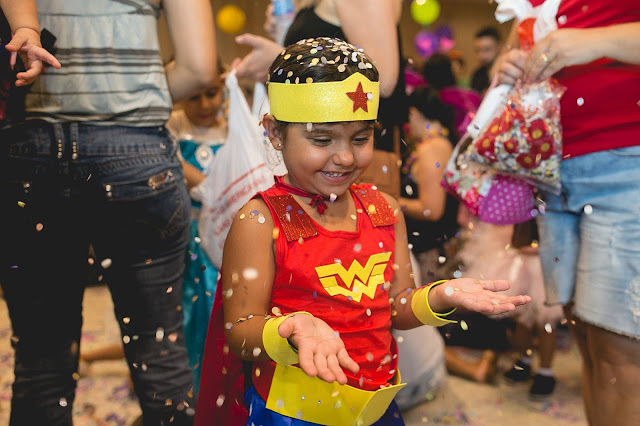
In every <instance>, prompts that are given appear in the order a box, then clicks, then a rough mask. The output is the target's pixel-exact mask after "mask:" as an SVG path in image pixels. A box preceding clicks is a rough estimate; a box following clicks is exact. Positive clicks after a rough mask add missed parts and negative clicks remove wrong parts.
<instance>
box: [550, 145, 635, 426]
mask: <svg viewBox="0 0 640 426" xmlns="http://www.w3.org/2000/svg"><path fill="white" fill-rule="evenodd" d="M567 161H568V162H570V163H571V166H570V170H569V171H568V174H569V178H570V180H573V181H574V182H573V183H572V184H570V186H572V188H573V198H572V199H570V201H569V204H570V208H571V209H572V210H573V211H576V212H579V213H580V254H579V261H578V264H577V266H576V271H577V275H576V290H575V297H574V308H573V312H574V314H575V316H576V317H578V318H580V319H582V320H583V321H584V324H583V326H584V327H583V330H584V331H583V333H584V336H585V339H586V352H588V357H589V358H585V359H589V360H590V363H591V365H590V367H591V368H590V369H589V370H586V371H585V376H586V379H585V381H584V384H585V386H586V387H588V390H587V389H585V394H589V397H590V399H591V400H590V414H589V419H590V420H591V422H592V423H593V424H594V425H603V424H620V425H627V424H632V423H633V422H637V419H638V418H639V411H638V410H639V407H640V394H638V392H637V389H638V385H639V384H640V357H638V353H640V351H639V349H640V342H639V341H638V340H637V339H638V338H640V321H638V311H639V310H640V279H638V277H640V221H638V212H639V211H640V168H638V164H639V161H640V146H633V147H630V148H623V149H616V150H610V151H603V152H597V153H595V154H589V155H585V156H580V157H577V158H574V159H571V160H567ZM563 174H566V173H565V169H564V168H563ZM563 185H564V178H563ZM578 324H580V322H578V321H576V325H578ZM612 382H613V383H612ZM607 383H608V386H607ZM588 403H589V402H588Z"/></svg>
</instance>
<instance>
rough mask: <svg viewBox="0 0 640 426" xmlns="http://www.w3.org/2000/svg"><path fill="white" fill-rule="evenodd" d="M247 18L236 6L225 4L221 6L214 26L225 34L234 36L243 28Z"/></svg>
mask: <svg viewBox="0 0 640 426" xmlns="http://www.w3.org/2000/svg"><path fill="white" fill-rule="evenodd" d="M246 21H247V16H246V15H245V13H244V11H243V10H242V9H240V8H239V7H238V6H234V5H231V4H227V5H225V6H222V7H221V8H220V10H219V11H218V14H217V15H216V25H217V27H218V28H220V31H223V32H225V33H227V34H235V33H237V32H240V30H242V28H244V24H245V22H246Z"/></svg>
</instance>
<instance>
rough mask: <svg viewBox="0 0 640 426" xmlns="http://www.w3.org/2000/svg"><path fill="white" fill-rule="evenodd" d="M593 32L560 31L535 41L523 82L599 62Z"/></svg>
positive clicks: (577, 30)
mask: <svg viewBox="0 0 640 426" xmlns="http://www.w3.org/2000/svg"><path fill="white" fill-rule="evenodd" d="M595 35H596V33H595V32H594V30H593V29H574V28H563V29H560V30H556V31H553V32H551V33H549V34H548V35H547V36H546V37H545V38H543V39H542V40H540V41H538V42H537V43H536V44H535V45H534V46H533V48H532V49H531V52H530V54H529V57H528V59H527V62H526V64H525V66H524V78H523V80H524V81H526V82H530V83H533V82H537V81H542V80H545V79H547V78H549V77H551V76H552V75H553V74H555V73H557V72H558V71H560V70H561V69H563V68H565V67H568V66H571V65H580V64H586V63H589V62H591V61H594V60H596V59H599V58H600V55H599V54H598V49H596V48H594V47H595V46H596V44H597V42H598V40H597V39H596V37H595Z"/></svg>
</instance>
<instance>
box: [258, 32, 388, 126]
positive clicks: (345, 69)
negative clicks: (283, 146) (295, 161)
mask: <svg viewBox="0 0 640 426" xmlns="http://www.w3.org/2000/svg"><path fill="white" fill-rule="evenodd" d="M358 72H359V73H360V74H362V75H364V76H365V77H367V78H368V79H369V80H371V81H379V80H380V76H379V74H378V69H377V68H376V66H375V65H374V64H373V61H372V60H371V58H370V57H369V56H368V55H367V54H366V53H364V51H363V50H362V49H359V48H357V47H355V46H354V45H352V44H349V43H347V42H346V41H344V40H341V39H338V38H330V37H317V38H309V39H304V40H300V41H299V42H297V43H294V44H291V45H289V46H287V47H285V48H284V50H282V52H280V54H279V55H278V57H277V58H276V59H275V60H274V61H273V63H272V64H271V66H270V67H269V76H268V78H267V84H269V83H290V84H313V83H322V82H331V81H343V80H346V79H347V78H349V77H350V76H351V75H353V74H355V73H358ZM276 123H277V124H278V127H279V128H280V131H281V132H282V133H283V135H286V129H287V127H288V125H289V124H290V123H287V122H284V121H280V120H276Z"/></svg>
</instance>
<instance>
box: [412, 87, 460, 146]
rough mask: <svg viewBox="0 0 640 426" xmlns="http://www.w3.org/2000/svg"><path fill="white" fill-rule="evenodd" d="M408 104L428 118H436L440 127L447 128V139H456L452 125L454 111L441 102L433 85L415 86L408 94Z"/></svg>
mask: <svg viewBox="0 0 640 426" xmlns="http://www.w3.org/2000/svg"><path fill="white" fill-rule="evenodd" d="M408 106H410V107H414V108H415V109H417V110H418V111H420V112H421V113H422V115H424V116H425V118H426V119H428V120H438V121H439V122H440V124H442V127H444V128H446V129H447V130H449V140H451V141H454V140H456V138H457V136H456V130H455V128H454V127H453V121H454V118H455V111H454V110H453V108H452V107H451V106H450V105H447V104H445V103H444V102H442V100H441V99H440V95H439V94H438V91H437V90H435V89H434V88H433V87H429V86H419V87H416V88H415V89H414V91H413V92H411V94H410V95H409V98H408Z"/></svg>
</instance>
